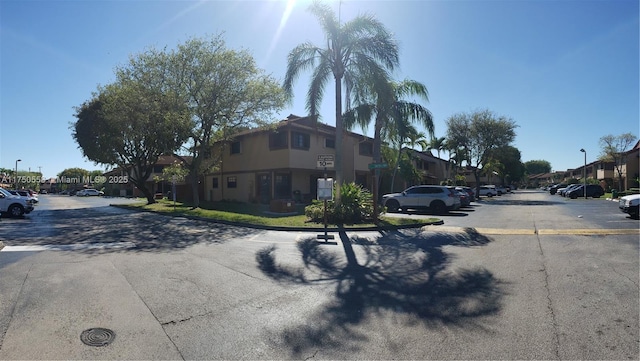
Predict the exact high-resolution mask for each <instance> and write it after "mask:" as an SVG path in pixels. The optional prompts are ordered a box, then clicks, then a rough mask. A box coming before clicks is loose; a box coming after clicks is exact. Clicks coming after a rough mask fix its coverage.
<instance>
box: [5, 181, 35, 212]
mask: <svg viewBox="0 0 640 361" xmlns="http://www.w3.org/2000/svg"><path fill="white" fill-rule="evenodd" d="M32 210H33V201H31V200H29V199H26V198H22V197H20V196H14V195H13V194H11V193H9V191H7V190H6V189H4V188H0V212H2V213H8V214H9V215H11V216H12V217H20V216H22V215H24V214H27V213H31V211H32Z"/></svg>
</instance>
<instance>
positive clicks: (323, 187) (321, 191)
mask: <svg viewBox="0 0 640 361" xmlns="http://www.w3.org/2000/svg"><path fill="white" fill-rule="evenodd" d="M318 200H319V201H325V200H326V201H330V200H333V178H327V179H324V178H319V179H318Z"/></svg>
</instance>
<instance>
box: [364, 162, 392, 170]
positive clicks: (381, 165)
mask: <svg viewBox="0 0 640 361" xmlns="http://www.w3.org/2000/svg"><path fill="white" fill-rule="evenodd" d="M383 168H389V164H388V163H369V169H383Z"/></svg>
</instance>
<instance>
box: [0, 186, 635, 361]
mask: <svg viewBox="0 0 640 361" xmlns="http://www.w3.org/2000/svg"><path fill="white" fill-rule="evenodd" d="M108 202H113V200H110V201H109V200H105V199H99V198H91V199H84V198H83V199H77V198H76V197H60V196H58V197H56V196H42V197H41V204H40V205H39V206H38V207H37V210H36V211H34V212H33V213H32V214H31V215H29V216H27V217H26V218H25V219H2V221H0V239H2V240H3V241H4V244H5V246H6V247H5V248H4V249H3V250H2V251H1V252H0V359H2V360H5V359H6V360H10V359H529V360H531V359H536V360H537V359H600V360H602V359H608V360H613V359H615V360H624V359H632V360H637V359H639V358H640V336H639V332H640V331H639V313H640V312H639V286H638V285H639V274H640V270H639V261H638V254H639V248H640V247H639V235H640V233H639V231H638V224H639V223H638V221H637V220H631V219H629V218H628V217H626V215H624V214H622V213H621V212H619V210H618V209H617V204H616V203H615V202H609V201H605V200H595V199H588V200H564V199H563V198H561V197H557V196H550V195H548V194H545V193H541V192H520V193H516V194H511V195H506V196H502V197H496V198H495V199H491V200H483V201H481V202H477V204H475V205H474V207H472V208H470V209H467V210H463V211H460V212H454V213H453V214H451V215H448V216H444V217H443V220H444V225H442V226H430V227H427V228H425V229H421V230H406V231H402V232H385V233H378V232H349V233H335V235H336V239H337V242H336V243H337V244H336V245H319V244H317V242H316V241H315V236H316V235H315V233H302V232H275V231H263V230H254V229H249V228H242V227H233V226H226V225H219V224H214V223H207V222H202V221H196V220H189V219H184V218H168V217H164V216H158V215H154V214H150V213H133V212H129V211H125V210H121V209H117V208H114V207H108V206H107V205H106V204H107V203H108ZM422 216H423V215H411V217H422ZM98 327H101V328H107V329H110V330H113V331H114V332H115V339H114V340H113V341H112V342H111V343H109V344H108V345H106V346H102V347H94V346H88V345H85V344H84V343H82V342H81V340H80V334H81V333H82V331H84V330H87V329H91V328H98Z"/></svg>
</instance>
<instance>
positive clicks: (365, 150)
mask: <svg viewBox="0 0 640 361" xmlns="http://www.w3.org/2000/svg"><path fill="white" fill-rule="evenodd" d="M359 150H360V155H367V156H369V155H373V143H371V142H362V143H360V144H359Z"/></svg>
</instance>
